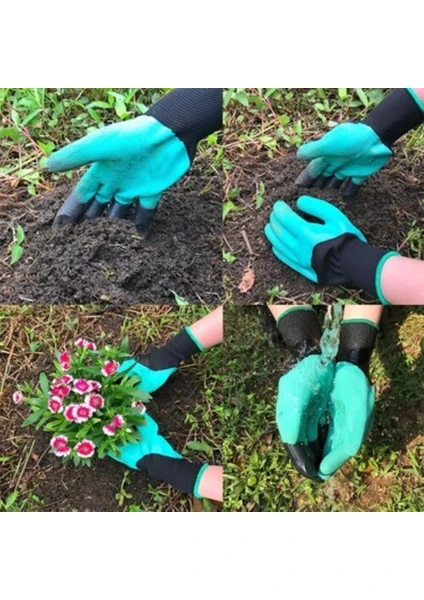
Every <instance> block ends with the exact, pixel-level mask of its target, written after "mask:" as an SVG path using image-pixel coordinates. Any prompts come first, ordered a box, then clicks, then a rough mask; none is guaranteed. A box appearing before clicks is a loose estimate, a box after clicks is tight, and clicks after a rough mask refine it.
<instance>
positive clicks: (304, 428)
mask: <svg viewBox="0 0 424 600" xmlns="http://www.w3.org/2000/svg"><path fill="white" fill-rule="evenodd" d="M333 374H334V364H333V363H329V364H327V365H326V366H323V365H322V364H321V355H319V354H313V355H311V356H308V357H307V358H304V359H303V360H301V361H300V362H299V363H297V365H296V366H295V367H293V368H292V369H291V370H290V371H289V372H288V373H287V374H286V375H283V377H281V379H280V381H279V384H278V399H277V407H276V418H277V426H278V430H279V432H280V435H281V439H282V440H283V442H284V443H285V444H288V445H290V446H298V445H299V444H301V445H302V449H303V454H304V452H305V449H306V450H307V455H306V456H305V454H304V456H303V462H304V463H305V464H304V467H303V468H302V474H303V475H305V476H310V477H311V474H312V473H314V471H315V469H316V466H315V462H316V456H317V455H319V453H320V450H319V446H320V440H319V434H320V425H321V424H322V423H323V420H324V417H325V414H326V411H327V404H328V399H329V396H330V391H331V387H332V382H333ZM297 454H298V452H296V456H291V457H292V460H293V459H295V460H294V464H296V462H297V458H298V457H297ZM315 472H316V471H315Z"/></svg>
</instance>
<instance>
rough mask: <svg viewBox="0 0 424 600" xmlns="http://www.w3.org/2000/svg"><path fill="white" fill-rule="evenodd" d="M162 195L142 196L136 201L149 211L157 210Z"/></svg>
mask: <svg viewBox="0 0 424 600" xmlns="http://www.w3.org/2000/svg"><path fill="white" fill-rule="evenodd" d="M161 197H162V194H155V195H154V196H148V197H147V196H142V197H140V198H139V199H138V201H139V203H140V204H141V206H142V207H143V208H148V209H149V210H151V209H153V208H157V206H158V204H159V202H160V199H161Z"/></svg>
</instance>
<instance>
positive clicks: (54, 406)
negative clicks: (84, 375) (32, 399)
mask: <svg viewBox="0 0 424 600" xmlns="http://www.w3.org/2000/svg"><path fill="white" fill-rule="evenodd" d="M47 408H48V409H49V411H50V412H51V413H53V414H57V413H61V412H62V411H63V404H62V398H59V396H52V397H51V398H50V400H49V401H48V403H47Z"/></svg>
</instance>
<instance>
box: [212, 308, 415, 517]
mask: <svg viewBox="0 0 424 600" xmlns="http://www.w3.org/2000/svg"><path fill="white" fill-rule="evenodd" d="M390 310H391V313H390V316H389V318H388V320H387V323H386V325H385V327H384V329H383V333H382V334H381V335H380V337H379V341H378V344H377V349H376V351H375V352H374V355H373V359H372V367H371V376H372V380H373V382H374V384H375V386H376V389H377V398H378V399H377V406H376V418H375V424H374V428H373V431H372V434H371V437H370V438H369V439H368V440H367V441H366V443H365V444H364V446H363V448H362V450H361V452H360V454H359V455H357V456H356V457H355V458H353V459H352V460H351V461H350V462H349V463H348V464H347V465H346V466H345V467H344V468H343V469H342V470H341V471H340V472H338V473H337V475H336V476H334V477H333V478H332V479H330V480H329V481H328V482H327V483H324V484H322V485H320V484H316V483H314V482H312V481H309V480H305V479H304V478H302V477H301V476H300V475H298V474H297V472H296V471H295V469H294V468H293V467H292V465H291V463H290V462H289V460H288V457H287V454H286V451H285V450H284V447H283V445H282V443H281V441H280V439H279V435H278V431H277V427H276V423H275V416H274V410H275V400H276V390H277V385H278V380H279V378H280V376H281V375H282V374H284V373H285V372H286V371H287V369H288V367H289V364H290V357H289V355H288V352H287V350H286V349H285V347H284V345H283V344H282V342H281V341H280V339H279V338H278V337H277V335H276V329H275V326H274V325H273V323H272V321H271V320H267V318H266V317H265V309H264V308H261V307H253V306H250V307H249V306H248V307H240V306H228V307H226V312H225V332H226V333H225V335H226V342H225V345H226V349H227V354H226V365H227V367H226V376H225V379H224V404H223V406H222V408H221V411H222V418H223V422H224V423H225V428H224V430H223V434H222V437H223V438H224V448H223V456H224V465H225V474H226V475H225V477H226V484H225V510H236V511H257V510H261V511H422V510H424V477H423V471H422V464H423V459H424V436H423V434H422V432H423V425H424V419H423V405H422V398H423V391H424V384H423V382H424V348H423V342H422V340H423V338H424V309H409V308H405V309H404V308H392V309H390ZM321 313H322V309H321Z"/></svg>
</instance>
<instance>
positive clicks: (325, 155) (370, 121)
mask: <svg viewBox="0 0 424 600" xmlns="http://www.w3.org/2000/svg"><path fill="white" fill-rule="evenodd" d="M423 111H424V104H423V103H422V101H421V100H420V99H419V98H418V96H417V95H416V94H415V92H414V91H413V90H412V89H411V88H408V89H400V88H399V89H395V90H394V91H392V92H391V93H390V94H388V95H387V96H386V98H384V100H383V101H382V102H381V103H380V104H379V105H378V106H377V107H376V108H375V109H374V110H373V111H371V113H370V114H369V115H368V116H367V117H366V119H364V121H363V122H361V123H343V124H341V125H338V126H337V127H335V128H334V129H333V130H331V131H330V132H328V133H326V134H325V135H324V136H323V137H322V138H321V139H320V140H318V141H316V142H309V143H307V144H303V145H302V146H301V147H300V148H299V150H298V153H297V157H298V158H299V160H305V161H308V162H309V165H308V166H307V167H306V169H304V170H303V171H302V173H301V174H300V176H299V177H298V179H297V181H296V184H298V185H301V186H303V187H307V188H311V187H319V188H321V189H323V188H327V189H339V188H340V187H341V186H342V184H343V182H344V181H346V182H347V183H346V187H345V189H344V193H343V196H344V197H345V198H354V197H355V196H356V195H357V193H358V191H359V187H360V186H361V185H362V184H363V182H364V181H365V180H366V179H367V177H369V176H370V175H373V174H374V173H376V172H377V171H379V170H380V169H382V168H383V167H384V166H385V165H386V164H387V162H388V161H389V160H390V158H391V157H392V155H393V152H392V146H393V144H394V142H395V141H396V140H397V139H399V138H400V137H401V136H402V135H404V134H405V133H406V132H408V131H409V130H411V129H413V128H414V127H417V126H418V125H420V124H421V123H422V121H423Z"/></svg>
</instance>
